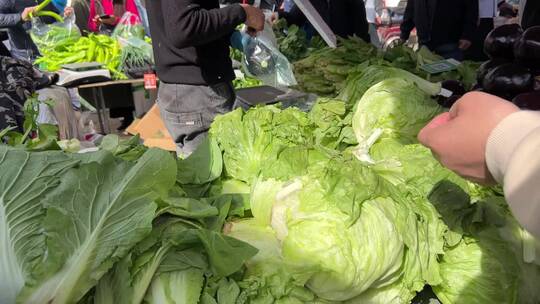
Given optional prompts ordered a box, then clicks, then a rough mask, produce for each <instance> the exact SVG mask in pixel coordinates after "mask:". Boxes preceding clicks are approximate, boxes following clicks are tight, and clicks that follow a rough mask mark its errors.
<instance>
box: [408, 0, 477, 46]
mask: <svg viewBox="0 0 540 304" xmlns="http://www.w3.org/2000/svg"><path fill="white" fill-rule="evenodd" d="M477 24H478V0H409V1H408V2H407V7H406V9H405V16H404V17H403V23H402V24H401V39H403V40H407V39H409V35H410V33H411V31H412V30H413V28H415V27H416V34H417V36H418V42H419V43H420V44H424V45H427V46H429V47H430V48H432V47H437V46H440V45H444V44H450V43H452V44H454V43H458V42H459V40H461V39H466V40H469V41H472V39H473V37H474V32H475V31H476V27H477Z"/></svg>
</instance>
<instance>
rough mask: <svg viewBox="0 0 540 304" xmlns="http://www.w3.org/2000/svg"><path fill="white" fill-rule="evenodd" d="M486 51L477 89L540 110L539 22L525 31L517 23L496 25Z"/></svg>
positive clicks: (486, 43)
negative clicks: (486, 59)
mask: <svg viewBox="0 0 540 304" xmlns="http://www.w3.org/2000/svg"><path fill="white" fill-rule="evenodd" d="M484 52H485V53H486V54H487V55H488V56H489V58H490V60H489V61H486V62H485V63H483V64H482V65H481V66H480V68H479V70H478V74H477V82H478V83H477V86H476V88H475V90H478V91H483V92H486V93H490V94H493V95H497V96H499V97H501V98H504V99H507V100H511V101H512V102H513V103H514V104H516V105H517V106H519V107H520V108H522V109H528V110H540V86H539V84H540V83H539V81H538V78H539V76H540V26H534V27H531V28H529V29H527V30H526V31H523V29H522V28H521V27H520V26H519V25H517V24H506V25H502V26H500V27H497V28H495V29H494V30H492V31H491V32H490V33H489V34H488V36H487V38H486V40H485V42H484Z"/></svg>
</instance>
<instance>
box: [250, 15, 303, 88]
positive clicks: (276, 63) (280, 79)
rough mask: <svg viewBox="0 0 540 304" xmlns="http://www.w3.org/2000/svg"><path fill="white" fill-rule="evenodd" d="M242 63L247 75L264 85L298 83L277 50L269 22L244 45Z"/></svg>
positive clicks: (289, 64)
mask: <svg viewBox="0 0 540 304" xmlns="http://www.w3.org/2000/svg"><path fill="white" fill-rule="evenodd" d="M242 65H243V68H244V71H245V72H246V73H247V74H248V75H249V76H251V77H254V78H257V79H259V80H261V81H262V82H263V83H264V84H265V85H269V86H273V87H290V86H295V85H297V84H298V83H297V82H296V78H295V77H294V73H293V70H292V65H291V63H290V62H289V60H288V59H287V57H285V56H284V55H283V54H282V53H281V52H280V51H279V49H278V46H277V42H276V37H275V36H274V33H273V32H272V26H271V25H269V24H267V25H266V26H265V30H264V31H262V32H260V33H258V34H257V36H256V37H254V38H252V39H250V41H249V42H248V43H247V44H246V45H245V46H244V56H243V62H242Z"/></svg>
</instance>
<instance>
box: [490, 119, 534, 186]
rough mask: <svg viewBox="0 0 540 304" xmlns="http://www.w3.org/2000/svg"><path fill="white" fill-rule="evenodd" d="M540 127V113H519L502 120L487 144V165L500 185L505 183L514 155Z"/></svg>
mask: <svg viewBox="0 0 540 304" xmlns="http://www.w3.org/2000/svg"><path fill="white" fill-rule="evenodd" d="M539 127H540V112H535V111H518V112H515V113H511V114H509V115H508V116H506V117H505V118H504V119H502V120H501V121H500V122H499V124H498V125H497V126H496V127H495V128H494V129H493V130H492V131H491V133H490V135H489V137H488V140H487V144H486V151H485V153H486V164H487V167H488V169H489V172H490V173H491V175H492V176H493V178H494V179H495V180H496V181H497V182H498V183H501V184H502V183H503V181H504V176H505V174H506V171H507V169H508V164H509V162H510V160H511V158H512V154H513V152H514V151H515V149H516V148H517V147H518V146H519V144H520V143H521V141H522V140H523V139H524V138H525V137H527V135H529V134H530V132H532V131H533V130H535V129H536V128H539Z"/></svg>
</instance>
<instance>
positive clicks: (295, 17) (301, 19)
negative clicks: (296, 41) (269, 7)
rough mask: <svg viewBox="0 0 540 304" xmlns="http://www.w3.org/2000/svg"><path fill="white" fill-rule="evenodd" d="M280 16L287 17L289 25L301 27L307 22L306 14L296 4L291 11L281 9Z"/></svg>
mask: <svg viewBox="0 0 540 304" xmlns="http://www.w3.org/2000/svg"><path fill="white" fill-rule="evenodd" d="M279 16H280V17H281V18H285V20H287V24H288V25H292V24H294V25H297V26H300V27H301V26H303V25H304V24H305V23H306V22H307V18H306V16H304V13H302V11H301V10H300V9H299V8H298V6H296V5H293V7H292V8H291V10H290V11H289V12H285V11H281V10H280V11H279Z"/></svg>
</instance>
